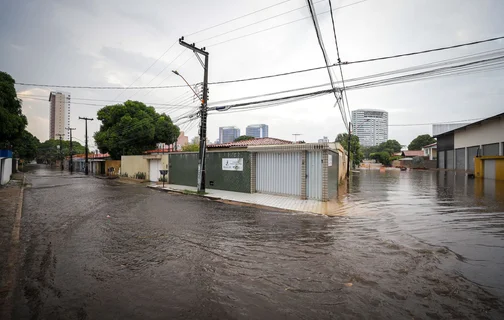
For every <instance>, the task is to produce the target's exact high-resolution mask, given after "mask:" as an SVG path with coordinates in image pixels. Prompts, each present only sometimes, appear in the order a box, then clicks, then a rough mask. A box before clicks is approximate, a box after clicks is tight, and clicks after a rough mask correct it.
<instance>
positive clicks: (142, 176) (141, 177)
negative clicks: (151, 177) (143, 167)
mask: <svg viewBox="0 0 504 320" xmlns="http://www.w3.org/2000/svg"><path fill="white" fill-rule="evenodd" d="M146 177H147V174H145V172H137V173H135V179H139V180H145V178H146Z"/></svg>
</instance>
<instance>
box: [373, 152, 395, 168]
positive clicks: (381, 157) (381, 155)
mask: <svg viewBox="0 0 504 320" xmlns="http://www.w3.org/2000/svg"><path fill="white" fill-rule="evenodd" d="M369 157H370V158H371V159H374V160H376V162H379V163H381V164H383V165H384V166H388V165H390V163H391V162H392V161H391V158H390V153H388V152H387V151H381V152H374V153H371V154H370V155H369Z"/></svg>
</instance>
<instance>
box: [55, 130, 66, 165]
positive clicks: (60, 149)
mask: <svg viewBox="0 0 504 320" xmlns="http://www.w3.org/2000/svg"><path fill="white" fill-rule="evenodd" d="M56 135H57V136H58V137H59V140H60V141H59V158H60V167H61V171H63V169H64V166H63V159H64V157H63V146H62V137H63V136H64V134H62V133H56Z"/></svg>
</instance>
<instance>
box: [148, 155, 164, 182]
mask: <svg viewBox="0 0 504 320" xmlns="http://www.w3.org/2000/svg"><path fill="white" fill-rule="evenodd" d="M159 170H161V160H154V159H152V160H149V180H150V181H153V182H157V181H158V180H159V177H160V173H159Z"/></svg>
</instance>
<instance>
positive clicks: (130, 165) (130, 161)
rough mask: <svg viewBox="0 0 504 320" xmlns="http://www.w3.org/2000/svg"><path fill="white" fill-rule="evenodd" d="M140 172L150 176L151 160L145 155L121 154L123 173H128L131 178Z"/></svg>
mask: <svg viewBox="0 0 504 320" xmlns="http://www.w3.org/2000/svg"><path fill="white" fill-rule="evenodd" d="M138 172H143V173H145V176H146V177H148V176H149V161H148V160H147V159H145V158H144V156H143V155H136V156H121V174H122V175H124V174H128V177H129V178H134V177H135V174H136V173H138Z"/></svg>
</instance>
